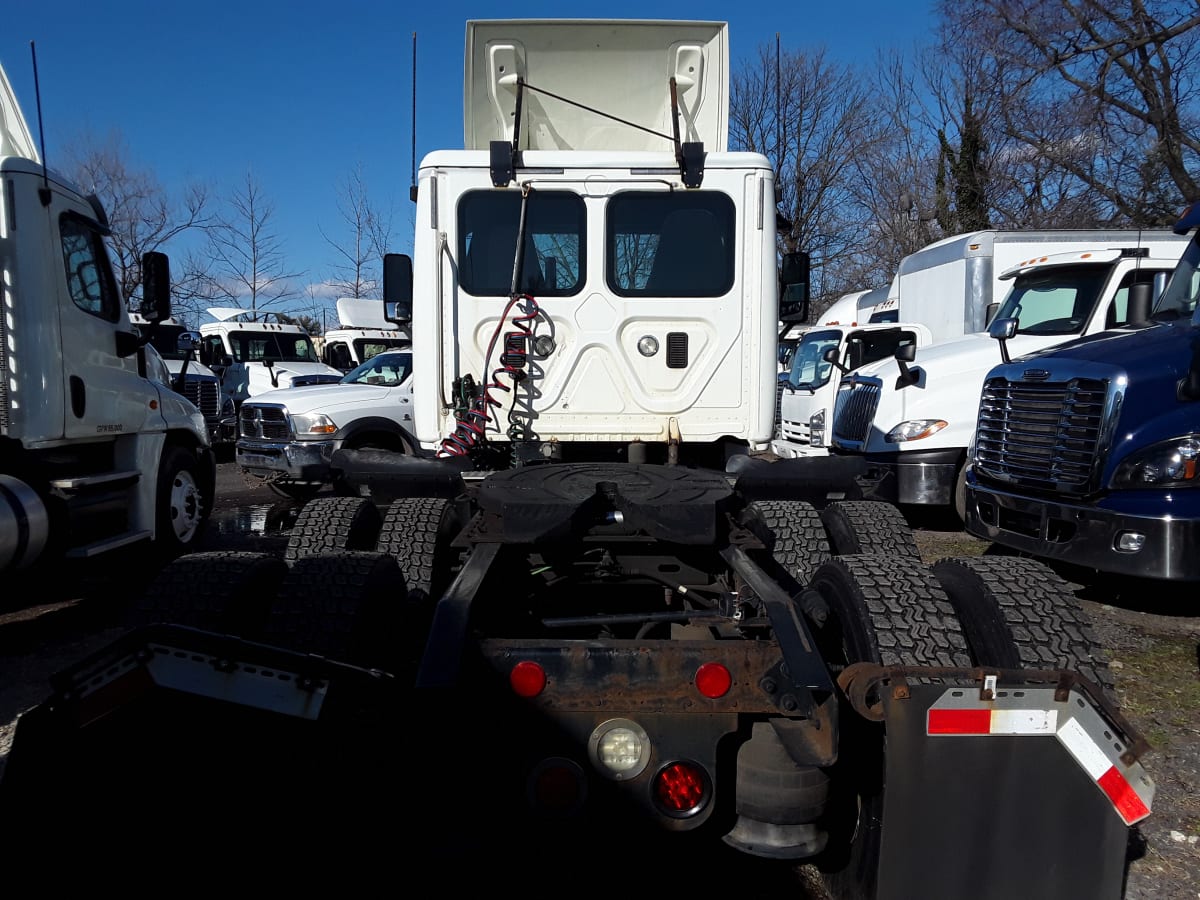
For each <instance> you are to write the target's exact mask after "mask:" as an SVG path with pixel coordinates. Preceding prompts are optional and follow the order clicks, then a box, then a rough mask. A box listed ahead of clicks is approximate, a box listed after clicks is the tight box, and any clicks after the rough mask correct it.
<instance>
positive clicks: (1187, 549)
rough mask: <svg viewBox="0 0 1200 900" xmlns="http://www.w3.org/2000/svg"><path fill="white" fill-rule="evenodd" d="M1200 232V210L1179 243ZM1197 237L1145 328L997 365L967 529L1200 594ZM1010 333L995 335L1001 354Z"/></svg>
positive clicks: (985, 399) (1189, 217) (1185, 222)
mask: <svg viewBox="0 0 1200 900" xmlns="http://www.w3.org/2000/svg"><path fill="white" fill-rule="evenodd" d="M1198 227H1200V201H1198V202H1195V203H1193V204H1192V205H1191V206H1189V207H1188V208H1187V209H1185V210H1184V212H1183V214H1182V215H1181V216H1180V218H1179V220H1178V221H1177V222H1176V224H1175V226H1174V230H1175V231H1176V233H1179V234H1187V233H1189V232H1193V231H1195V230H1196V229H1197V228H1198ZM1198 297H1200V232H1196V234H1195V235H1194V236H1193V238H1192V241H1191V243H1189V244H1188V246H1187V247H1186V248H1185V250H1184V252H1183V256H1182V258H1181V259H1180V261H1179V264H1178V266H1177V267H1176V269H1175V271H1174V272H1173V273H1172V274H1171V276H1170V279H1169V281H1168V283H1167V286H1166V288H1165V289H1164V291H1163V293H1162V295H1161V296H1160V297H1159V299H1158V302H1157V303H1156V304H1155V305H1154V308H1153V310H1152V311H1148V313H1147V315H1145V316H1143V317H1140V318H1141V319H1142V321H1140V322H1134V321H1133V319H1134V317H1133V316H1131V317H1130V318H1131V322H1132V324H1130V325H1127V326H1125V327H1123V328H1118V329H1115V330H1113V331H1107V332H1104V333H1102V334H1096V335H1093V336H1091V337H1086V338H1082V339H1080V340H1077V341H1072V342H1071V343H1068V344H1061V345H1059V346H1058V347H1056V348H1054V349H1052V350H1048V351H1044V352H1042V353H1035V354H1030V355H1027V356H1023V357H1019V358H1017V359H1012V360H1008V361H1006V362H1005V363H1003V364H1001V365H999V366H996V367H995V368H993V369H992V370H991V371H990V372H989V373H988V376H987V378H986V380H985V382H984V387H983V392H982V395H981V398H980V407H979V421H978V428H977V432H976V440H975V445H974V447H973V451H972V461H971V462H972V465H971V471H970V473H969V474H968V476H967V516H966V527H967V530H968V531H969V532H970V533H972V534H974V535H976V536H977V537H981V538H984V539H986V540H989V541H992V542H993V543H994V544H997V545H1000V546H1001V547H1005V548H1010V549H1012V550H1015V551H1018V552H1020V553H1024V554H1028V555H1032V556H1035V557H1039V558H1041V559H1044V560H1047V561H1050V562H1057V563H1064V564H1068V565H1073V566H1080V567H1083V568H1085V569H1092V570H1095V571H1098V572H1103V573H1111V574H1113V575H1121V576H1132V577H1136V578H1147V579H1159V580H1173V581H1200V553H1197V547H1200V490H1197V488H1200V311H1198V310H1197V298H1198ZM1011 325H1012V320H1009V321H1008V322H1005V321H997V322H995V323H993V327H992V329H990V330H992V334H993V337H997V338H999V339H1000V340H1001V341H1002V342H1003V341H1004V339H1005V337H1006V335H1007V334H1008V329H1009V328H1011Z"/></svg>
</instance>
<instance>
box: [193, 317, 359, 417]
mask: <svg viewBox="0 0 1200 900" xmlns="http://www.w3.org/2000/svg"><path fill="white" fill-rule="evenodd" d="M208 314H209V315H210V316H212V317H213V319H215V320H216V321H213V322H205V323H203V324H202V325H201V326H200V335H201V343H200V362H201V364H203V365H205V366H208V367H209V368H210V369H212V370H213V371H214V372H216V373H217V374H218V375H219V376H220V378H221V388H222V390H223V391H224V392H225V393H226V394H227V395H229V396H230V397H232V398H233V402H234V404H235V405H236V406H237V407H239V408H240V407H241V405H242V402H243V401H245V400H246V399H247V398H248V397H253V396H255V395H257V394H261V393H263V392H264V391H273V390H278V389H279V388H289V387H302V386H304V385H308V384H334V383H336V382H338V381H340V380H341V377H342V376H343V375H344V374H345V373H344V372H342V371H340V370H339V369H335V368H333V367H332V366H329V365H326V364H325V363H323V362H321V361H320V359H319V358H318V356H317V350H316V347H315V346H314V344H313V339H312V337H311V336H310V335H309V334H308V332H307V331H305V330H304V329H303V328H302V327H300V326H299V325H293V324H289V323H282V322H267V321H259V320H258V319H257V318H256V316H262V315H263V314H262V313H257V314H256V313H254V312H252V311H251V310H246V309H240V308H236V307H211V308H209V310H208Z"/></svg>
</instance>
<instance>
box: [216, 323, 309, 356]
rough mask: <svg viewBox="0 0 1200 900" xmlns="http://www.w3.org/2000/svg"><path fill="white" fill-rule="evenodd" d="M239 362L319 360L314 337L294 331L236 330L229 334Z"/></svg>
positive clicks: (234, 353)
mask: <svg viewBox="0 0 1200 900" xmlns="http://www.w3.org/2000/svg"><path fill="white" fill-rule="evenodd" d="M229 343H230V345H231V346H232V347H233V358H234V359H236V360H237V361H238V362H262V361H264V360H268V359H269V360H271V361H272V362H313V363H315V362H317V361H318V360H317V351H316V349H315V348H314V347H313V342H312V338H310V337H309V336H308V335H307V334H295V333H294V332H289V333H286V334H285V333H280V332H271V331H268V332H262V331H235V332H233V333H232V334H230V335H229Z"/></svg>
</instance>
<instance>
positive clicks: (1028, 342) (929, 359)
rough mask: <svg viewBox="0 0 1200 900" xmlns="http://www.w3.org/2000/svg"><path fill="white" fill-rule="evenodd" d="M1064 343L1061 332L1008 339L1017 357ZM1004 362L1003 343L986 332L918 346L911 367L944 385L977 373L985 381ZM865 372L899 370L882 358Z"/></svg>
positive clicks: (882, 373)
mask: <svg viewBox="0 0 1200 900" xmlns="http://www.w3.org/2000/svg"><path fill="white" fill-rule="evenodd" d="M1061 344H1062V336H1061V335H1037V334H1018V335H1015V336H1014V337H1013V338H1012V339H1010V340H1009V341H1008V353H1009V356H1010V357H1011V358H1013V359H1015V358H1016V357H1018V356H1021V355H1023V354H1028V353H1035V352H1037V351H1039V350H1044V349H1046V348H1048V347H1052V346H1057V345H1061ZM1003 361H1004V359H1003V357H1002V356H1001V355H1000V342H999V341H997V340H996V339H995V338H993V337H991V336H989V335H988V334H986V333H984V332H979V333H977V334H968V335H965V336H964V337H961V338H955V339H954V340H952V341H942V342H941V343H937V344H933V345H931V346H928V347H918V348H917V358H916V359H915V360H914V361H913V362H912V363H910V366H917V367H918V368H920V369H923V370H924V371H925V373H926V375H927V377H928V380H929V382H930V383H931V384H937V385H939V387H940V386H941V379H942V378H954V377H955V376H959V375H966V374H971V373H975V374H977V376H978V378H979V379H980V380H982V378H983V376H984V375H985V374H986V373H987V371H988V369H990V368H991V367H992V366H996V365H999V364H1000V363H1002V362H1003ZM858 371H859V373H860V374H863V375H875V376H877V377H881V378H887V377H889V376H890V375H891V374H892V373H894V372H895V371H896V362H895V360H892V359H886V360H880V361H879V362H875V363H871V364H870V365H869V366H863V367H862V368H860V369H859V370H858Z"/></svg>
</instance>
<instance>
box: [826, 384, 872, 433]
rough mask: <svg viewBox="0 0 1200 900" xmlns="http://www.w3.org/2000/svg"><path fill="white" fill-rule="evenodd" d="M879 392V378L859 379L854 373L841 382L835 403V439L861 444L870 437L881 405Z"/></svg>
mask: <svg viewBox="0 0 1200 900" xmlns="http://www.w3.org/2000/svg"><path fill="white" fill-rule="evenodd" d="M879 393H880V387H879V382H878V381H859V380H857V379H856V378H854V377H853V376H851V377H850V378H847V379H844V380H843V381H842V383H841V385H840V386H839V387H838V394H837V401H836V402H835V403H834V406H833V440H834V441H835V442H837V443H847V442H849V443H855V444H858V443H862V442H863V441H865V440H866V439H867V435H868V434H870V432H871V423H872V422H874V421H875V410H876V409H878V408H879Z"/></svg>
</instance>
